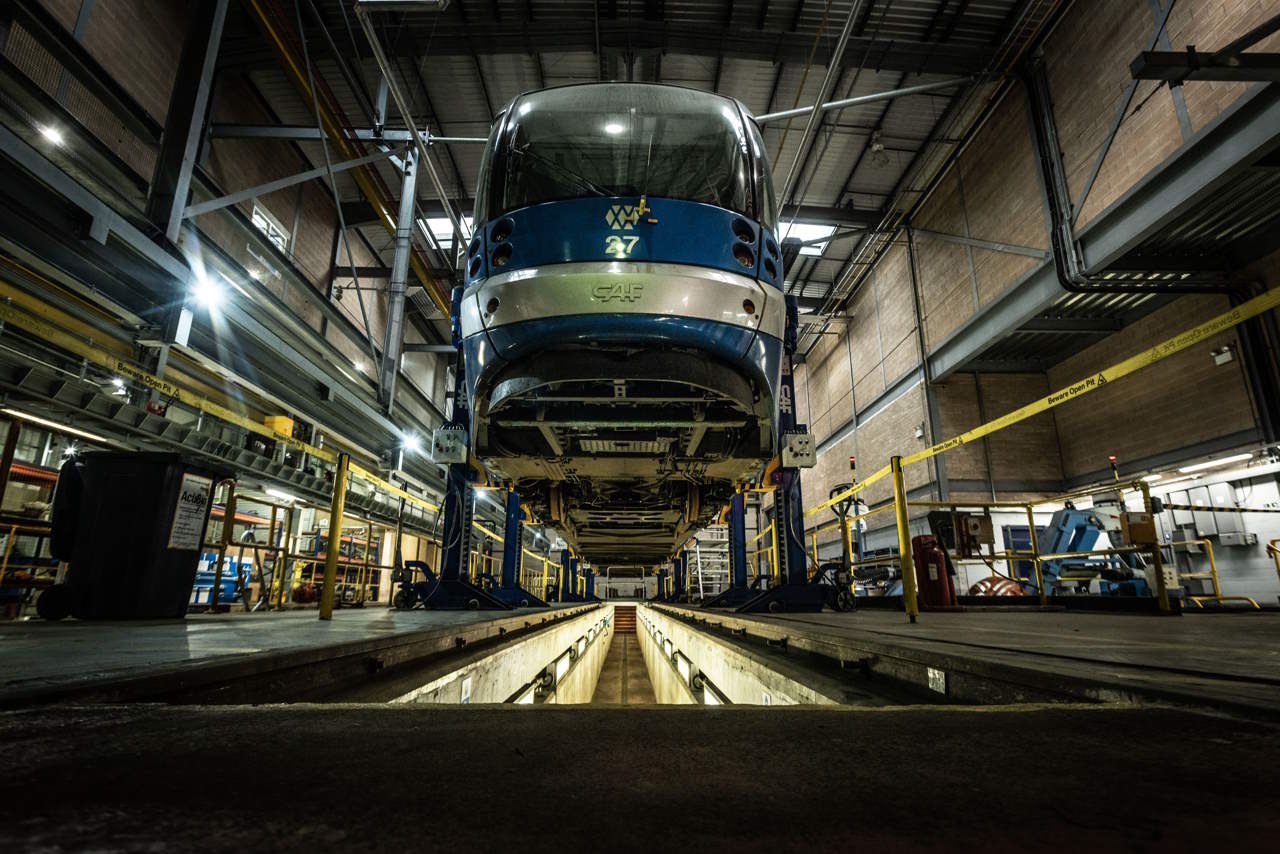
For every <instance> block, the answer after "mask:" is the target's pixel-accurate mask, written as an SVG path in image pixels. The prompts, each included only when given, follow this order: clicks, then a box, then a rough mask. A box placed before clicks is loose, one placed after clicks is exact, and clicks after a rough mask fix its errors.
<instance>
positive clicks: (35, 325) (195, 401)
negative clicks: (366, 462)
mask: <svg viewBox="0 0 1280 854" xmlns="http://www.w3.org/2000/svg"><path fill="white" fill-rule="evenodd" d="M0 323H4V324H6V325H9V326H14V327H16V328H18V329H21V330H23V331H24V332H27V333H30V334H32V335H35V336H37V337H39V338H41V339H43V340H44V341H46V342H48V343H50V344H53V345H54V346H55V347H58V348H59V349H62V350H66V351H67V352H69V353H74V354H76V355H77V356H79V357H80V358H82V359H84V360H86V361H89V362H93V363H94V364H96V365H99V366H101V367H103V368H105V369H107V370H108V371H111V372H113V373H114V374H116V375H117V376H120V377H128V378H129V379H131V380H132V381H134V382H135V383H137V384H138V385H141V386H143V387H145V388H148V389H153V390H155V391H156V392H158V393H159V394H161V395H163V396H164V397H166V398H168V399H170V400H176V401H178V402H179V403H182V404H184V405H186V406H189V407H191V408H192V409H196V410H199V411H200V412H203V413H204V414H206V415H209V416H212V417H214V418H217V419H219V420H221V421H225V422H227V423H228V424H234V425H235V426H237V427H240V428H242V429H244V430H248V431H249V432H250V433H254V434H256V435H259V436H263V437H265V438H267V439H271V440H273V441H276V442H280V443H282V444H284V445H285V446H287V447H290V448H293V449H294V450H297V451H301V452H303V453H306V454H310V455H311V456H313V457H315V458H317V459H320V460H324V461H325V462H329V463H334V462H337V460H338V454H337V452H335V451H332V450H329V449H328V448H320V447H317V446H315V445H311V444H308V443H306V442H303V441H301V440H299V439H295V438H294V437H292V436H290V435H288V434H286V433H281V432H280V431H278V430H273V429H271V428H270V427H268V426H266V425H265V424H259V423H258V422H257V421H254V420H253V419H251V418H246V417H245V416H243V415H241V414H240V413H238V412H235V411H233V410H231V409H228V408H227V407H225V406H222V405H220V404H217V403H214V402H213V401H211V400H207V399H205V398H202V397H198V396H196V395H194V394H192V393H191V392H189V391H187V390H185V389H183V388H182V387H180V386H177V385H174V384H173V383H171V382H169V381H167V380H164V379H161V378H160V377H157V376H156V375H155V374H152V373H148V372H147V371H144V370H143V369H142V368H140V367H138V366H137V365H135V364H134V363H132V362H130V361H126V360H124V359H121V358H120V357H118V356H115V355H113V354H111V353H108V352H107V351H105V350H102V349H100V348H98V347H95V346H94V345H93V344H90V343H88V342H86V341H83V340H81V339H80V338H77V337H76V336H74V335H71V334H69V333H67V332H64V331H63V330H61V329H59V328H58V327H56V326H54V325H52V324H50V323H46V322H45V321H43V320H41V319H39V318H37V317H32V316H31V315H30V314H27V313H26V312H25V311H22V310H20V309H19V308H17V307H16V306H14V305H13V304H11V303H7V302H0ZM348 471H349V472H350V474H351V475H352V476H354V477H358V478H360V479H361V480H364V481H367V482H368V483H370V484H372V485H373V486H376V487H377V488H378V489H381V490H382V491H384V492H389V493H391V494H392V495H395V496H397V497H399V498H403V499H404V500H405V501H408V502H409V503H411V504H415V505H417V506H419V507H422V508H424V509H426V510H430V511H432V512H438V511H439V510H440V508H439V507H438V506H436V505H435V504H432V503H431V502H430V501H426V500H425V499H423V498H420V497H418V496H416V495H413V494H412V493H410V492H406V491H405V490H403V489H401V488H400V487H398V486H396V485H395V484H393V483H389V482H387V481H385V480H383V479H382V478H380V477H378V476H377V475H376V474H374V473H373V472H371V471H369V470H368V469H366V468H364V467H363V466H360V465H357V464H356V463H355V462H351V463H350V464H349V468H348Z"/></svg>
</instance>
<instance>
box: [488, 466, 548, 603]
mask: <svg viewBox="0 0 1280 854" xmlns="http://www.w3.org/2000/svg"><path fill="white" fill-rule="evenodd" d="M523 543H524V523H523V522H522V521H521V519H520V495H519V494H518V493H517V492H516V491H515V490H514V489H513V490H511V491H510V492H508V493H507V516H506V524H505V526H504V527H503V529H502V579H501V582H500V583H499V585H498V588H497V589H496V590H494V591H492V592H493V596H494V598H496V599H499V600H501V601H502V602H505V603H506V604H507V605H510V606H511V607H513V608H546V607H549V606H548V605H547V603H546V602H543V601H542V600H541V599H539V598H538V597H537V596H534V595H533V594H532V593H530V592H529V591H528V590H525V589H524V588H523V587H521V586H520V581H519V578H520V563H521V561H522V559H523V558H524V549H523V548H521V546H522V544H523Z"/></svg>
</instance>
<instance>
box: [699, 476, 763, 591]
mask: <svg viewBox="0 0 1280 854" xmlns="http://www.w3.org/2000/svg"><path fill="white" fill-rule="evenodd" d="M726 521H727V522H728V523H729V587H728V589H726V590H725V591H723V592H722V593H720V594H719V595H718V596H714V597H712V598H711V599H708V600H707V601H706V602H703V603H702V607H704V608H737V607H738V606H740V605H742V604H744V603H746V602H747V601H748V600H750V599H754V598H755V597H756V595H757V594H758V593H759V591H756V590H752V589H751V588H749V587H748V586H747V495H746V493H745V492H735V493H734V494H733V497H732V498H730V499H729V516H728V519H727V520H726Z"/></svg>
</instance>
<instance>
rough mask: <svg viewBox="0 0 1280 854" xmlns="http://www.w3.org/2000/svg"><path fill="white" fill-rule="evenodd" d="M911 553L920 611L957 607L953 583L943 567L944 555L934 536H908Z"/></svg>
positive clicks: (946, 569)
mask: <svg viewBox="0 0 1280 854" xmlns="http://www.w3.org/2000/svg"><path fill="white" fill-rule="evenodd" d="M911 553H912V556H913V557H914V558H915V563H916V587H917V588H918V590H919V595H920V610H922V611H948V610H953V609H956V608H959V606H960V602H959V600H958V599H957V598H956V586H955V582H954V581H953V580H952V578H951V573H950V572H949V571H948V568H947V553H946V551H945V550H944V549H943V548H942V544H941V543H939V542H938V539H937V537H934V536H933V535H931V534H924V535H921V536H919V537H912V539H911Z"/></svg>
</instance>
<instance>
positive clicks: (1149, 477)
mask: <svg viewBox="0 0 1280 854" xmlns="http://www.w3.org/2000/svg"><path fill="white" fill-rule="evenodd" d="M1163 479H1164V476H1163V475H1159V474H1149V475H1147V476H1146V477H1144V478H1143V480H1144V481H1146V482H1147V483H1155V482H1156V481H1157V480H1163Z"/></svg>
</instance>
